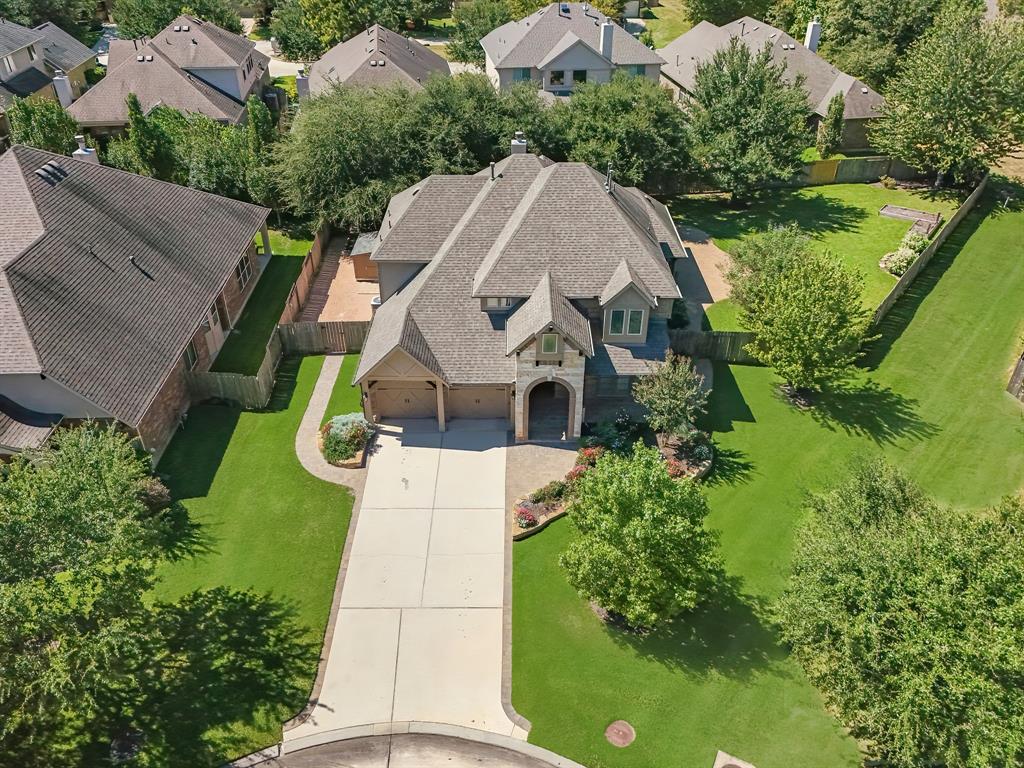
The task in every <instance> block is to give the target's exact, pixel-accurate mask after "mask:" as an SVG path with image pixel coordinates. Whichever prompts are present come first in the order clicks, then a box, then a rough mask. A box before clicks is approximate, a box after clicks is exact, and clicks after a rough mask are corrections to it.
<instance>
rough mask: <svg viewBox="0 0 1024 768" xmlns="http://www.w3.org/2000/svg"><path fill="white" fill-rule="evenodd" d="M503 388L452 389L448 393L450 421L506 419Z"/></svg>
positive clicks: (506, 397)
mask: <svg viewBox="0 0 1024 768" xmlns="http://www.w3.org/2000/svg"><path fill="white" fill-rule="evenodd" d="M508 412H509V399H508V391H507V390H506V389H505V387H453V388H452V389H450V390H449V391H448V416H449V418H452V419H507V418H508Z"/></svg>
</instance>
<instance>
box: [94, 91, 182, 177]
mask: <svg viewBox="0 0 1024 768" xmlns="http://www.w3.org/2000/svg"><path fill="white" fill-rule="evenodd" d="M125 103H126V104H127V105H128V127H127V130H126V131H125V135H124V137H122V138H118V139H114V140H113V141H111V142H110V144H108V145H107V153H106V162H107V164H108V165H112V166H114V167H116V168H120V169H121V170H124V171H131V172H132V173H138V174H141V175H143V176H152V177H153V178H154V179H160V180H161V181H177V180H179V179H180V175H179V164H178V158H177V154H176V151H175V142H174V131H175V130H177V126H174V125H172V123H174V122H176V123H178V124H181V123H183V122H184V120H185V118H184V116H183V115H181V113H180V112H177V111H176V110H173V109H169V108H167V107H157V108H156V109H154V110H152V112H151V113H150V114H148V115H147V114H144V113H143V111H142V105H141V104H140V103H139V97H138V96H136V95H135V94H134V93H129V94H128V97H127V98H126V99H125Z"/></svg>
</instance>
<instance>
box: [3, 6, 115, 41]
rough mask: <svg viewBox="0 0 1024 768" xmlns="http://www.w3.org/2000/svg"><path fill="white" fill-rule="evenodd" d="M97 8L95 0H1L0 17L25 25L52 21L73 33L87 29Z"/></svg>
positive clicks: (29, 25) (32, 25)
mask: <svg viewBox="0 0 1024 768" xmlns="http://www.w3.org/2000/svg"><path fill="white" fill-rule="evenodd" d="M95 10H96V3H95V2H94V1H93V0H0V19H9V20H10V21H13V22H14V23H16V24H21V25H22V26H25V27H36V26H38V25H40V24H42V23H43V22H44V21H51V22H53V23H54V24H56V25H57V26H58V27H60V28H61V29H63V30H65V31H67V32H70V33H71V34H73V35H77V34H82V33H83V32H84V31H85V29H86V25H87V24H88V23H89V22H90V21H91V20H92V17H93V12H94V11H95Z"/></svg>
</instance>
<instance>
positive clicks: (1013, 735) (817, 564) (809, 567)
mask: <svg viewBox="0 0 1024 768" xmlns="http://www.w3.org/2000/svg"><path fill="white" fill-rule="evenodd" d="M808 506H809V507H810V516H809V517H808V519H807V522H806V523H805V524H804V527H803V529H802V530H801V531H800V532H799V535H798V537H797V545H796V551H795V554H794V557H793V568H792V575H791V576H790V580H789V586H788V588H787V590H786V592H785V594H784V596H783V597H782V599H781V600H780V602H779V605H778V606H777V616H778V620H779V623H780V625H781V627H782V636H783V638H784V639H785V640H786V642H787V643H789V645H790V646H791V647H792V649H793V654H794V656H795V657H796V659H797V660H798V661H799V662H800V664H801V665H802V666H803V668H804V671H805V672H806V674H807V676H808V677H809V678H810V680H811V682H813V683H814V685H815V686H817V687H818V688H819V689H820V690H821V692H822V694H823V695H824V697H825V701H826V702H827V704H828V706H829V708H830V709H831V710H833V711H834V712H836V714H837V716H838V717H839V719H840V720H841V721H842V722H843V723H844V724H845V725H846V726H847V727H848V728H849V729H850V730H851V732H852V734H853V735H854V737H856V738H857V739H858V740H859V741H860V742H861V743H862V744H864V745H865V746H866V748H867V749H868V751H869V753H870V756H871V757H873V758H876V759H879V760H881V761H882V762H883V764H885V765H890V766H893V768H919V767H920V766H928V765H941V766H947V768H991V767H992V766H1011V765H1020V764H1021V763H1022V762H1024V685H1022V684H1021V681H1022V680H1024V642H1022V631H1024V630H1022V628H1024V536H1022V535H1021V532H1022V531H1024V503H1022V501H1021V499H1020V498H1013V499H1006V500H1005V501H1004V502H1003V503H1002V504H1001V505H999V507H997V508H996V509H993V510H989V511H984V512H970V511H964V510H958V509H947V508H942V507H940V506H939V505H938V504H936V503H935V502H934V501H933V500H932V499H930V498H928V497H927V496H926V495H925V494H924V493H923V492H922V491H921V489H920V488H918V487H917V486H916V485H915V484H914V483H913V482H911V481H910V480H908V479H907V478H906V477H905V476H904V475H903V474H901V473H900V472H899V471H898V470H896V469H894V468H893V467H891V466H888V465H886V464H885V463H884V462H882V461H881V460H876V461H871V462H866V463H863V464H861V465H859V466H857V467H856V468H855V469H854V471H853V473H852V476H851V477H850V478H849V479H848V480H847V481H845V482H843V483H842V484H840V485H838V486H837V487H835V488H833V489H832V490H830V491H827V492H825V493H821V494H816V495H814V496H812V497H811V498H810V500H809V504H808Z"/></svg>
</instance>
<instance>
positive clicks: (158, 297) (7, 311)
mask: <svg viewBox="0 0 1024 768" xmlns="http://www.w3.org/2000/svg"><path fill="white" fill-rule="evenodd" d="M0 189H3V190H4V204H3V205H0V232H3V237H2V238H0V453H12V452H15V451H18V450H22V449H25V448H30V447H34V446H37V445H39V444H40V442H41V441H42V440H44V439H45V438H46V436H47V435H48V434H49V431H50V429H51V428H52V427H53V426H54V425H56V424H57V423H59V422H61V421H64V422H69V423H74V422H76V421H79V420H81V419H86V418H95V419H102V420H109V421H116V422H119V423H121V424H123V425H124V426H125V427H127V428H128V429H129V430H131V431H132V432H133V433H134V434H137V435H138V437H139V439H140V441H141V443H142V445H143V446H144V447H145V448H146V449H147V450H149V451H150V452H152V453H153V454H154V455H159V454H160V453H161V452H162V451H163V449H164V447H165V446H166V445H167V442H168V441H169V440H170V438H171V436H172V435H173V434H174V431H175V429H176V428H177V426H178V423H179V422H180V420H181V418H182V416H183V415H184V413H185V411H186V410H187V408H188V406H189V392H188V388H187V383H186V378H187V377H186V375H185V374H186V371H188V370H200V371H202V370H206V369H208V368H209V367H210V365H211V363H212V362H213V360H214V359H215V358H216V356H217V353H218V351H219V350H220V349H221V346H222V345H223V343H224V340H225V338H226V337H227V334H228V333H230V331H231V328H232V327H234V325H235V323H236V322H237V320H238V318H239V317H240V316H241V313H242V308H243V307H244V306H245V303H246V301H247V300H248V298H249V296H250V295H251V293H252V291H253V287H254V285H255V284H256V282H257V281H258V280H259V277H260V275H261V274H262V269H263V266H264V265H265V263H266V260H267V259H269V255H263V256H257V254H256V249H255V247H254V244H253V239H254V236H255V235H256V234H257V233H262V236H263V242H264V250H265V251H266V252H267V253H269V247H268V246H269V236H268V234H267V229H266V219H267V215H268V214H269V211H268V210H267V209H266V208H260V207H258V206H255V205H250V204H248V203H240V202H237V201H235V200H228V199H227V198H223V197H218V196H216V195H212V194H209V193H207V192H200V191H198V190H194V189H189V188H188V187H180V186H177V185H175V184H168V183H166V182H162V181H157V180H155V179H150V178H146V177H143V176H137V175H135V174H131V173H126V172H124V171H119V170H116V169H114V168H108V167H105V166H101V165H99V164H98V163H96V162H95V160H93V161H91V162H90V161H87V160H79V159H73V158H70V157H64V156H62V155H55V154H52V153H50V152H43V151H41V150H37V149H32V148H29V147H24V146H15V147H13V148H11V149H9V150H8V151H7V152H6V153H4V154H3V155H2V156H0Z"/></svg>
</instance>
